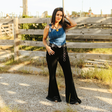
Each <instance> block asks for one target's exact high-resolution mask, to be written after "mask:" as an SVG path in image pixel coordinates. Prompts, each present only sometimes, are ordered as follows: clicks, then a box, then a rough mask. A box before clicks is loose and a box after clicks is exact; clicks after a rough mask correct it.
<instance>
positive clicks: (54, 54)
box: [43, 8, 81, 104]
mask: <svg viewBox="0 0 112 112" xmlns="http://www.w3.org/2000/svg"><path fill="white" fill-rule="evenodd" d="M65 18H66V19H67V20H68V22H67V21H66V20H65ZM76 25H77V24H76V22H75V21H74V20H72V19H71V18H69V17H68V16H66V15H64V12H63V8H56V9H55V10H54V11H53V14H52V18H51V24H49V25H47V26H46V27H45V29H44V33H43V44H44V45H45V47H46V50H47V53H46V60H47V64H48V69H49V89H48V96H47V97H46V98H47V99H48V100H50V101H54V102H61V98H60V94H59V91H58V87H57V82H56V68H57V62H59V63H60V65H61V67H62V69H63V73H64V76H65V85H66V92H65V93H66V102H67V103H70V104H80V103H81V100H80V99H79V98H78V96H77V93H76V90H75V86H74V82H73V78H72V72H71V66H70V61H69V57H68V52H67V46H66V40H65V39H66V34H65V30H66V29H68V28H72V27H75V26H76ZM47 36H49V45H47V41H46V39H47Z"/></svg>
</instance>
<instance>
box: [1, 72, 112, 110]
mask: <svg viewBox="0 0 112 112" xmlns="http://www.w3.org/2000/svg"><path fill="white" fill-rule="evenodd" d="M57 81H58V83H61V84H64V79H63V78H61V79H57ZM74 81H75V86H76V89H77V93H78V96H79V97H80V98H81V100H82V103H81V104H80V105H67V104H66V102H65V88H63V89H61V90H60V95H61V98H62V102H60V103H54V102H50V101H48V100H46V99H45V97H46V95H47V88H48V77H43V76H38V75H23V74H11V73H4V74H0V107H3V106H6V105H9V106H10V107H18V108H19V109H21V110H22V111H23V112H53V111H55V110H65V109H66V110H67V108H71V109H73V110H77V112H112V93H110V92H109V91H108V89H106V88H104V87H102V86H98V85H97V84H95V83H93V82H92V81H91V80H79V79H77V80H74Z"/></svg>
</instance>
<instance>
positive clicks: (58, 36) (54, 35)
mask: <svg viewBox="0 0 112 112" xmlns="http://www.w3.org/2000/svg"><path fill="white" fill-rule="evenodd" d="M51 27H52V25H51V24H49V34H48V35H49V42H50V43H51V44H55V45H57V46H62V45H64V44H65V43H66V34H65V31H64V29H63V28H59V29H58V31H56V29H52V28H51Z"/></svg>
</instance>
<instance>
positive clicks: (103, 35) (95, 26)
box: [0, 17, 112, 60]
mask: <svg viewBox="0 0 112 112" xmlns="http://www.w3.org/2000/svg"><path fill="white" fill-rule="evenodd" d="M73 19H74V20H75V21H76V22H77V24H78V25H77V26H78V27H76V28H73V29H70V30H68V31H67V32H66V35H67V39H69V38H72V39H74V40H75V39H103V40H104V39H109V40H112V17H106V18H104V17H75V18H73ZM0 23H12V24H14V41H13V40H10V41H9V40H7V41H6V40H0V44H1V45H9V44H10V45H14V59H15V60H18V59H19V55H20V54H23V53H26V52H27V53H28V52H29V55H30V54H34V55H38V56H42V57H45V51H22V50H19V45H25V46H38V47H44V45H43V43H42V42H41V41H23V40H19V39H18V35H19V34H31V35H43V30H42V29H19V28H18V25H19V24H23V23H37V24H38V23H47V24H49V23H50V18H21V19H18V18H15V19H0ZM99 26H100V27H99ZM105 26H106V27H105ZM67 46H68V48H112V42H110V41H109V42H103V43H101V42H100V43H94V42H93V43H92V42H91V43H90V42H67ZM34 55H33V56H34ZM69 55H70V57H73V58H74V59H76V58H84V59H105V60H112V54H90V53H69Z"/></svg>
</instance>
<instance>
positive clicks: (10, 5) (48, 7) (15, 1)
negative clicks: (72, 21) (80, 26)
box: [0, 0, 112, 16]
mask: <svg viewBox="0 0 112 112" xmlns="http://www.w3.org/2000/svg"><path fill="white" fill-rule="evenodd" d="M82 1H83V2H82ZM20 6H22V0H2V2H1V3H0V14H1V13H2V12H3V14H4V15H5V14H6V13H8V14H10V13H15V14H17V15H19V14H20V13H22V8H20ZM56 7H62V0H28V12H29V14H30V15H38V14H39V16H40V15H42V13H43V12H44V11H48V14H49V15H52V12H53V10H54V8H56ZM90 7H91V9H92V12H93V13H94V14H100V12H101V9H102V11H103V14H110V13H111V9H112V0H64V8H65V12H66V11H68V12H69V13H70V14H71V13H72V11H76V12H80V10H83V11H85V12H88V10H89V8H90Z"/></svg>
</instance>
